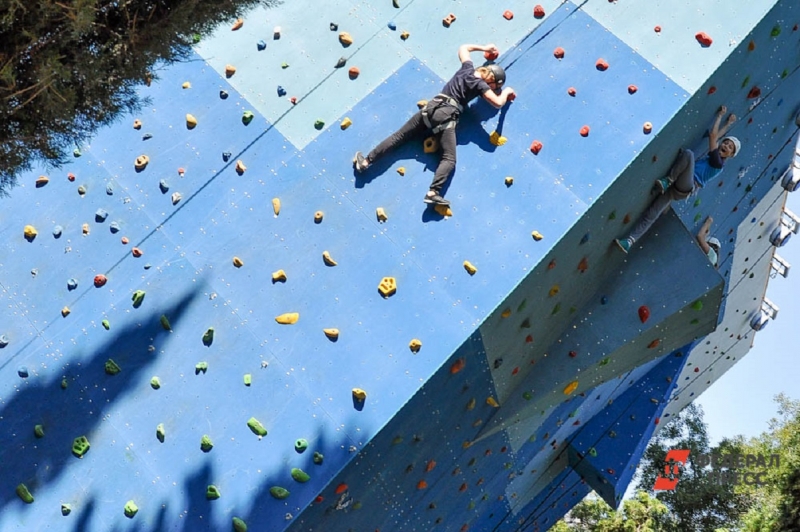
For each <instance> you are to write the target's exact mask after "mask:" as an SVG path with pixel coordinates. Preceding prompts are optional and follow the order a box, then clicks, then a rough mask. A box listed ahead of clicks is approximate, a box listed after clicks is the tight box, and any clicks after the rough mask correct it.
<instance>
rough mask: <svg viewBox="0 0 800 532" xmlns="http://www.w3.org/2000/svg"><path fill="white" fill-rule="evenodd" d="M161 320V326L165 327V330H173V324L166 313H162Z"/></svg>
mask: <svg viewBox="0 0 800 532" xmlns="http://www.w3.org/2000/svg"><path fill="white" fill-rule="evenodd" d="M159 321H161V326H162V327H163V328H164V330H165V331H171V330H172V324H171V323H170V322H169V318H168V317H167V315H166V314H162V315H161V318H160V320H159Z"/></svg>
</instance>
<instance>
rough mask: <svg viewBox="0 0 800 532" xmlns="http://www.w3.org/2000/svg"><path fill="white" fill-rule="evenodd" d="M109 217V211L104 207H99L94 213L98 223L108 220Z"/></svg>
mask: <svg viewBox="0 0 800 532" xmlns="http://www.w3.org/2000/svg"><path fill="white" fill-rule="evenodd" d="M106 218H108V213H107V212H106V211H105V210H103V209H97V210H96V211H95V213H94V221H95V222H97V223H102V222H105V221H106Z"/></svg>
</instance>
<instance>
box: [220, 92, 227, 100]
mask: <svg viewBox="0 0 800 532" xmlns="http://www.w3.org/2000/svg"><path fill="white" fill-rule="evenodd" d="M219 99H220V100H227V99H228V93H227V92H226V91H219Z"/></svg>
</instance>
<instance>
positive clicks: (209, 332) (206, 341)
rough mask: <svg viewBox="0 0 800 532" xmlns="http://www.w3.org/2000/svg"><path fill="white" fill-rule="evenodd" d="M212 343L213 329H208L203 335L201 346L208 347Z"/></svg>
mask: <svg viewBox="0 0 800 532" xmlns="http://www.w3.org/2000/svg"><path fill="white" fill-rule="evenodd" d="M213 342H214V327H209V328H208V330H207V331H206V332H205V333H204V334H203V345H204V346H206V347H208V346H210V345H211V344H212V343H213Z"/></svg>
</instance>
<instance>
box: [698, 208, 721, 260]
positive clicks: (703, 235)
mask: <svg viewBox="0 0 800 532" xmlns="http://www.w3.org/2000/svg"><path fill="white" fill-rule="evenodd" d="M712 223H714V219H713V218H712V217H711V216H709V217H708V218H706V221H705V222H703V225H701V226H700V230H699V231H698V232H697V236H695V238H696V239H697V243H698V244H699V245H700V249H702V250H703V253H705V254H706V257H708V260H710V261H711V264H713V265H714V267H715V268H719V250H720V248H721V247H722V244H720V241H719V240H718V239H717V238H716V237H713V236H712V237H709V236H708V233H709V231H710V230H711V224H712Z"/></svg>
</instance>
